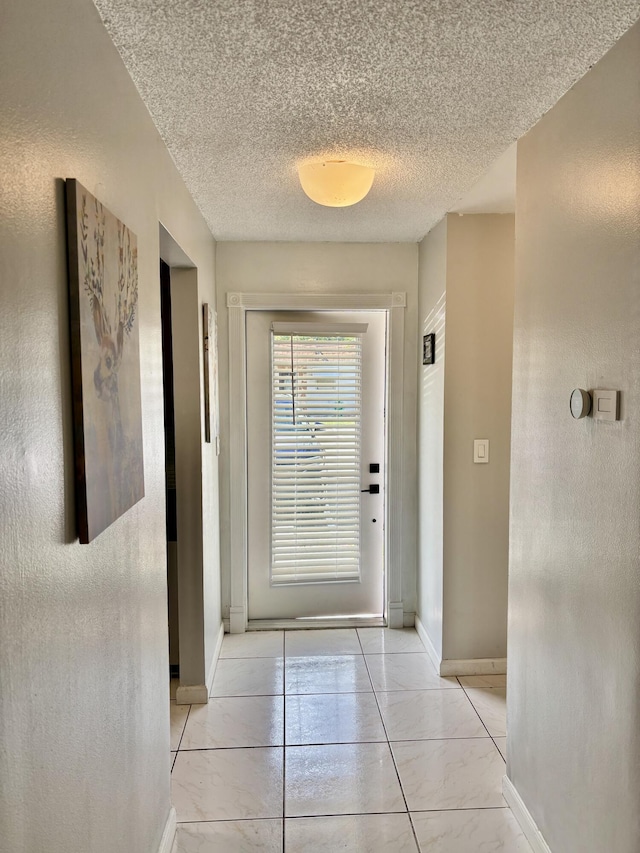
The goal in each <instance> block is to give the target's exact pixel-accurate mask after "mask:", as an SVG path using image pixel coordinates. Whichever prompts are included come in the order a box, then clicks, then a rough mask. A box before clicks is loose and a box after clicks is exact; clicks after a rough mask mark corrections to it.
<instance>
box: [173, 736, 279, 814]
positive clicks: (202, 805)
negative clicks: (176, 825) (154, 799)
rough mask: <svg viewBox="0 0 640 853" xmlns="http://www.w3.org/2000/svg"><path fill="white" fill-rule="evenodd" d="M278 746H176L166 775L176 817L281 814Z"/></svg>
mask: <svg viewBox="0 0 640 853" xmlns="http://www.w3.org/2000/svg"><path fill="white" fill-rule="evenodd" d="M283 751H284V750H283V749H282V748H281V747H268V748H256V749H209V750H199V751H196V752H179V753H178V757H177V758H176V763H175V766H174V768H173V774H172V776H171V800H172V802H173V805H174V806H175V808H176V812H177V815H178V821H179V822H182V821H200V820H242V819H244V818H268V817H270V818H277V817H281V816H282V763H283V761H282V759H283V755H282V754H283Z"/></svg>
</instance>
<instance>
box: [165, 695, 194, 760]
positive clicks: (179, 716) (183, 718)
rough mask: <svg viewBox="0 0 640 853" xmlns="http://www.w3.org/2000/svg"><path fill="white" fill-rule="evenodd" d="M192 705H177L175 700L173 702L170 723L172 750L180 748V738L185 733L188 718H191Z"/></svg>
mask: <svg viewBox="0 0 640 853" xmlns="http://www.w3.org/2000/svg"><path fill="white" fill-rule="evenodd" d="M190 707H191V705H176V701H175V699H172V700H171V703H170V705H169V708H170V712H169V714H170V721H171V749H172V751H175V750H176V749H178V747H179V746H180V738H181V737H182V733H183V731H184V726H185V723H186V722H187V717H188V716H189V708H190Z"/></svg>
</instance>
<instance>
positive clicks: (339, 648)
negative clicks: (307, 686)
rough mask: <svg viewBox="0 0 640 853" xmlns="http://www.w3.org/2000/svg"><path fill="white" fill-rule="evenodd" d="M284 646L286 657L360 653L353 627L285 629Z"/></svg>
mask: <svg viewBox="0 0 640 853" xmlns="http://www.w3.org/2000/svg"><path fill="white" fill-rule="evenodd" d="M284 648H285V656H286V657H288V658H289V657H295V658H300V657H316V656H318V655H361V654H362V649H361V648H360V643H359V641H358V635H357V633H356V630H355V628H332V629H330V630H325V631H323V630H310V631H287V632H286V633H285V638H284Z"/></svg>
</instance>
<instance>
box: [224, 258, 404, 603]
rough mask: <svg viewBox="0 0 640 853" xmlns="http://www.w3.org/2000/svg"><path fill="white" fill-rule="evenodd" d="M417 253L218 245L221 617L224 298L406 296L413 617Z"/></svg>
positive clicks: (226, 504) (226, 412)
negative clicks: (242, 295) (240, 295)
mask: <svg viewBox="0 0 640 853" xmlns="http://www.w3.org/2000/svg"><path fill="white" fill-rule="evenodd" d="M417 267H418V248H417V246H416V245H415V244H413V243H372V244H369V243H218V244H217V247H216V284H217V288H218V305H219V306H220V308H219V313H218V322H219V350H220V410H221V415H222V421H221V430H222V435H223V443H222V452H221V455H220V503H221V560H222V601H223V613H224V614H225V616H227V615H228V608H229V600H230V598H229V596H230V592H229V577H230V574H229V564H230V557H229V537H228V529H229V481H228V478H229V456H228V452H229V445H228V441H227V439H226V437H227V436H228V435H229V430H230V425H229V409H228V400H229V384H228V369H229V366H228V325H227V311H226V308H225V306H226V299H227V293H230V292H245V293H267V292H275V293H288V292H291V293H296V292H297V293H299V292H316V293H331V292H335V293H345V292H347V293H358V292H362V293H365V292H372V293H373V292H390V291H405V292H406V293H407V309H406V325H405V336H406V338H405V378H404V419H405V420H404V422H405V424H406V434H405V438H404V478H405V485H406V493H407V496H408V501H407V505H408V506H409V512H408V513H407V515H406V519H405V531H404V532H405V555H404V567H403V569H404V585H403V602H404V610H405V612H406V613H408V614H409V618H412V617H413V613H414V612H415V609H416V571H415V566H416V546H415V542H416V517H415V512H414V511H412V508H413V507H415V503H416V494H417V486H416V431H415V424H416V370H417V353H416V347H415V340H416V318H417V307H418V306H417Z"/></svg>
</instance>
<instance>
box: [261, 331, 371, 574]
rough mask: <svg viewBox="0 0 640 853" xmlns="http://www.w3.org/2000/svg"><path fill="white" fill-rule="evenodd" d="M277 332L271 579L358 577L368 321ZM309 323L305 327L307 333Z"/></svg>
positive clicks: (274, 385) (273, 363) (275, 346)
mask: <svg viewBox="0 0 640 853" xmlns="http://www.w3.org/2000/svg"><path fill="white" fill-rule="evenodd" d="M327 328H330V331H326V329H325V332H324V334H321V333H320V332H319V331H318V329H317V327H315V326H314V327H313V328H307V329H306V330H303V329H301V330H300V331H298V332H294V331H291V330H290V329H288V327H287V330H286V331H285V333H282V332H281V328H280V327H278V326H277V325H275V324H274V331H273V335H272V383H273V387H272V487H271V488H272V494H271V515H272V525H271V529H272V533H271V581H272V583H273V584H278V583H289V584H290V583H310V582H319V581H339V580H357V579H359V577H360V429H361V410H362V406H361V397H362V365H361V360H362V339H361V334H362V333H363V331H365V330H366V326H359V327H355V326H353V325H352V326H349V327H346V326H345V327H343V329H342V333H340V332H339V331H338V330H337V327H335V326H331V327H327ZM305 331H306V334H305Z"/></svg>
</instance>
